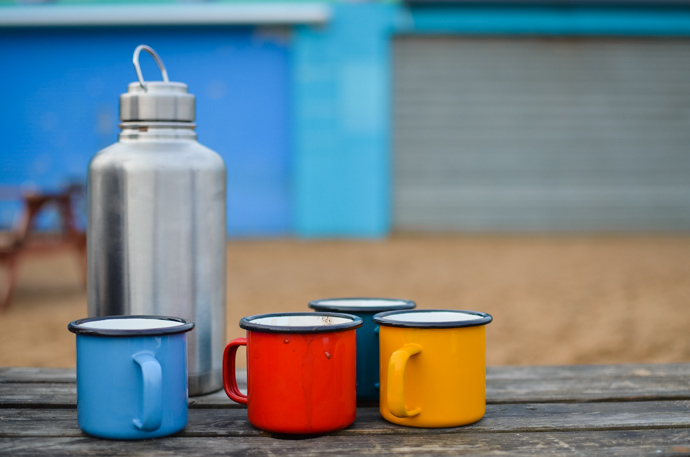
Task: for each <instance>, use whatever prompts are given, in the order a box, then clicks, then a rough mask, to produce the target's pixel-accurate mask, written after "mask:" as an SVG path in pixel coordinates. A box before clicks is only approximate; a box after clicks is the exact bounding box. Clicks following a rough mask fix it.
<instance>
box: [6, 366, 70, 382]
mask: <svg viewBox="0 0 690 457" xmlns="http://www.w3.org/2000/svg"><path fill="white" fill-rule="evenodd" d="M3 382H24V383H34V382H49V383H52V384H55V383H61V382H65V383H74V382H77V373H76V370H75V369H74V368H36V367H0V383H3Z"/></svg>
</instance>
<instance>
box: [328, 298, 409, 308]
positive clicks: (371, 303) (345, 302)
mask: <svg viewBox="0 0 690 457" xmlns="http://www.w3.org/2000/svg"><path fill="white" fill-rule="evenodd" d="M407 303H408V302H407V301H405V300H385V299H381V298H369V299H363V298H340V299H333V300H319V301H318V304H319V305H325V306H352V307H357V308H386V307H389V306H402V305H405V304H407Z"/></svg>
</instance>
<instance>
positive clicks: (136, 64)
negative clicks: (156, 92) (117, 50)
mask: <svg viewBox="0 0 690 457" xmlns="http://www.w3.org/2000/svg"><path fill="white" fill-rule="evenodd" d="M141 51H146V52H148V53H149V54H151V57H153V59H154V60H155V61H156V63H157V64H158V68H160V70H161V74H162V75H163V81H164V82H166V83H167V82H169V80H168V71H167V70H166V69H165V65H164V64H163V61H162V60H161V58H160V57H159V56H158V54H157V53H156V51H154V50H153V48H152V47H151V46H147V45H145V44H140V45H139V46H137V48H136V49H135V50H134V56H133V57H132V62H133V63H134V69H135V70H136V71H137V78H139V84H141V87H142V89H144V92H147V91H148V88H147V87H146V83H145V82H144V75H143V74H142V73H141V67H140V66H139V54H140V53H141Z"/></svg>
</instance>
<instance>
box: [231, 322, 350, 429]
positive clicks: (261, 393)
mask: <svg viewBox="0 0 690 457" xmlns="http://www.w3.org/2000/svg"><path fill="white" fill-rule="evenodd" d="M361 325H362V319H361V318H359V317H357V316H352V315H350V314H341V313H326V312H324V313H281V314H261V315H257V316H249V317H245V318H243V319H242V320H240V327H241V328H243V329H245V330H247V337H246V338H237V339H235V340H233V341H231V342H230V343H228V345H227V346H226V347H225V353H224V354H223V386H224V387H225V392H226V393H227V394H228V397H230V398H231V399H233V400H234V401H236V402H237V403H242V404H245V405H247V414H248V416H249V422H250V423H251V424H252V425H254V426H255V427H257V428H260V429H262V430H265V431H268V432H274V433H290V434H312V433H326V432H331V431H335V430H340V429H342V428H345V427H347V426H348V425H350V424H352V423H353V422H354V420H355V416H356V414H357V385H356V369H355V366H356V363H357V347H356V338H355V329H356V328H358V327H360V326H361ZM240 346H247V395H243V394H242V393H241V392H240V390H239V388H238V387H237V380H236V379H235V357H236V353H237V349H238V348H239V347H240Z"/></svg>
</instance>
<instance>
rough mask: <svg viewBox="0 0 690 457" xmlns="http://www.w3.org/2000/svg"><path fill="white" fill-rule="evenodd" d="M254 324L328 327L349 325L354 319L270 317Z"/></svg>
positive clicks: (311, 316)
mask: <svg viewBox="0 0 690 457" xmlns="http://www.w3.org/2000/svg"><path fill="white" fill-rule="evenodd" d="M251 322H252V323H254V324H259V325H270V326H277V327H322V326H328V325H338V324H347V323H350V322H352V319H349V318H346V317H336V316H322V315H306V316H305V315H302V316H268V317H260V318H258V319H252V321H251Z"/></svg>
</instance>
